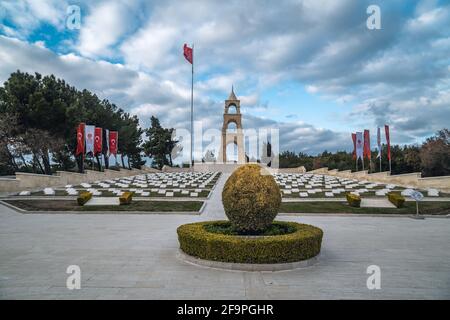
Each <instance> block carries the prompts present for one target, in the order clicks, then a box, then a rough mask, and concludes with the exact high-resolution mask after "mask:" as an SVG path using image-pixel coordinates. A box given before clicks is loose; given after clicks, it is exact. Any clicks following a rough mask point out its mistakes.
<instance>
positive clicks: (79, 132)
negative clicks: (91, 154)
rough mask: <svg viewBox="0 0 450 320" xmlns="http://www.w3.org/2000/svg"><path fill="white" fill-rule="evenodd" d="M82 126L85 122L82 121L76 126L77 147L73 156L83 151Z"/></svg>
mask: <svg viewBox="0 0 450 320" xmlns="http://www.w3.org/2000/svg"><path fill="white" fill-rule="evenodd" d="M84 127H85V123H84V122H82V123H80V124H79V125H78V128H77V149H76V151H75V156H78V155H80V154H83V153H84Z"/></svg>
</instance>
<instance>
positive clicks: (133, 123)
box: [0, 71, 450, 176]
mask: <svg viewBox="0 0 450 320" xmlns="http://www.w3.org/2000/svg"><path fill="white" fill-rule="evenodd" d="M80 122H85V123H87V124H94V125H96V126H97V127H102V128H106V129H110V130H116V131H118V132H119V143H118V153H119V154H120V155H121V157H120V158H121V164H122V167H123V168H141V166H142V165H144V164H145V163H146V161H145V159H144V157H145V156H147V157H149V158H151V166H152V167H155V168H158V169H161V168H162V167H163V166H164V165H169V166H173V159H174V158H175V157H177V156H178V155H179V154H180V152H181V151H182V148H181V146H180V145H179V144H178V141H177V140H176V139H175V130H174V129H173V128H164V127H162V126H161V124H160V122H159V120H158V118H156V117H154V116H152V117H151V119H150V127H149V128H147V129H143V128H141V127H140V126H139V119H138V118H137V116H135V115H130V114H129V113H127V112H125V111H124V110H123V109H122V108H120V107H118V106H117V105H115V104H114V103H111V102H109V101H108V100H106V99H103V100H101V99H99V98H98V97H97V96H96V95H95V94H93V93H91V92H90V91H88V90H86V89H84V90H81V91H80V90H78V89H76V88H75V87H73V86H70V85H69V84H67V83H66V82H65V81H64V80H62V79H57V78H56V77H55V76H54V75H49V76H42V75H40V74H39V73H35V74H34V75H31V74H28V73H23V72H20V71H17V72H14V73H12V74H11V75H10V77H9V78H8V80H7V81H5V83H4V85H3V87H0V175H8V174H14V172H16V171H25V172H34V173H44V174H52V173H53V172H55V171H56V170H65V171H75V170H77V163H76V160H75V157H74V151H75V148H76V128H77V126H78V124H79V123H80ZM144 134H145V137H146V141H143V139H142V137H143V135H144ZM264 148H265V149H267V155H266V157H269V158H270V157H272V155H271V153H272V152H271V151H270V149H271V148H270V144H267V145H265V147H264ZM386 153H387V150H386V146H385V145H383V148H382V163H381V166H382V168H381V169H382V171H387V170H388V168H389V163H388V159H387V154H386ZM376 154H377V152H376V150H373V151H372V162H371V163H369V161H368V160H367V159H365V168H366V169H368V170H369V171H370V172H377V171H380V169H379V160H378V159H377V158H376ZM210 156H211V157H212V158H214V155H213V154H211V155H210ZM391 156H392V173H393V174H401V173H409V172H422V174H423V176H439V175H449V174H450V131H449V130H448V129H443V130H440V131H439V132H437V133H436V135H435V136H433V137H430V138H428V139H426V141H425V142H424V143H422V144H421V145H409V146H408V145H405V146H400V145H392V146H391ZM124 159H126V163H125V160H124ZM97 160H98V159H97ZM106 160H107V159H105V164H107V161H106ZM249 160H250V161H254V159H248V157H247V161H249ZM266 160H267V159H266ZM85 161H86V162H87V163H86V164H85V165H86V166H87V167H92V165H93V159H92V158H91V159H90V158H87V159H85ZM204 161H206V160H204ZM208 161H209V158H208ZM267 162H270V160H268V161H266V162H265V163H267ZM187 165H188V164H187ZM279 166H280V167H281V168H292V167H299V166H304V167H305V168H306V169H307V170H313V169H318V168H321V167H328V168H329V169H339V170H353V171H355V170H356V165H355V160H354V158H353V154H352V152H347V151H338V152H335V153H331V152H328V151H324V152H323V153H321V154H318V155H316V156H314V155H308V154H305V153H302V152H299V153H295V152H292V151H283V152H281V153H280V154H279ZM361 168H362V163H361V161H359V170H361Z"/></svg>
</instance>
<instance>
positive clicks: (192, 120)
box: [189, 44, 194, 171]
mask: <svg viewBox="0 0 450 320" xmlns="http://www.w3.org/2000/svg"><path fill="white" fill-rule="evenodd" d="M191 65H192V78H191V161H190V163H189V167H190V168H191V170H192V171H194V167H193V162H194V158H193V149H194V44H192V63H191Z"/></svg>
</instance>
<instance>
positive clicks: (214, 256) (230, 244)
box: [177, 221, 323, 263]
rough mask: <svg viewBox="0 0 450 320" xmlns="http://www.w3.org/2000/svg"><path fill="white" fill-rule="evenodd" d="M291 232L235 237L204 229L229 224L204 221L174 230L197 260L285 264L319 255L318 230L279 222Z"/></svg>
mask: <svg viewBox="0 0 450 320" xmlns="http://www.w3.org/2000/svg"><path fill="white" fill-rule="evenodd" d="M276 223H277V224H280V225H285V226H286V229H289V228H294V229H295V231H294V232H292V233H288V234H283V235H274V236H258V237H255V236H236V235H226V234H221V233H214V232H208V231H207V227H206V226H210V225H214V224H216V225H219V226H220V225H222V226H225V227H226V225H227V224H230V222H228V221H206V222H197V223H189V224H184V225H182V226H180V227H178V229H177V233H178V241H179V242H180V248H181V250H182V251H183V252H185V253H186V254H188V255H191V256H194V257H198V258H200V259H206V260H214V261H222V262H235V263H287V262H295V261H301V260H306V259H309V258H312V257H314V256H316V255H317V254H319V252H320V247H321V245H322V236H323V232H322V230H321V229H319V228H317V227H314V226H311V225H307V224H300V223H296V222H281V221H277V222H276Z"/></svg>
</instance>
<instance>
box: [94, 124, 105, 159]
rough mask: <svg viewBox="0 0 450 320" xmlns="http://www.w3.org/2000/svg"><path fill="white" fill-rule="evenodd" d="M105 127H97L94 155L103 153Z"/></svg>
mask: <svg viewBox="0 0 450 320" xmlns="http://www.w3.org/2000/svg"><path fill="white" fill-rule="evenodd" d="M102 136H103V129H102V128H95V134H94V155H96V154H99V153H102V146H103V137H102Z"/></svg>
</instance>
